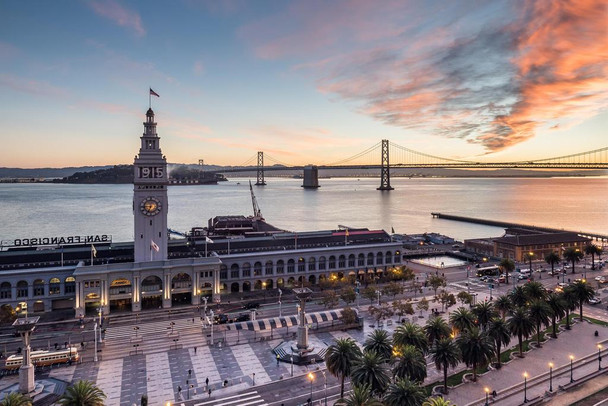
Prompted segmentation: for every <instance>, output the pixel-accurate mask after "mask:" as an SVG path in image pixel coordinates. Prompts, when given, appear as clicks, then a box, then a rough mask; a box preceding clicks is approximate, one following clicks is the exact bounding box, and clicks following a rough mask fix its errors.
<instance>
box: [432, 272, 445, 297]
mask: <svg viewBox="0 0 608 406" xmlns="http://www.w3.org/2000/svg"><path fill="white" fill-rule="evenodd" d="M428 282H429V285H430V286H431V288H433V290H434V291H435V297H437V289H439V288H445V287H446V286H447V280H446V279H445V276H439V275H431V276H429V279H428Z"/></svg>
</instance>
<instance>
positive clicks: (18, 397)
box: [0, 392, 32, 406]
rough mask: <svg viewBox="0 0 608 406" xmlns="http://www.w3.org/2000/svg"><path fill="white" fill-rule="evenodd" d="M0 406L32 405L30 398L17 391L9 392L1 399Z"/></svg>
mask: <svg viewBox="0 0 608 406" xmlns="http://www.w3.org/2000/svg"><path fill="white" fill-rule="evenodd" d="M0 406H32V400H31V399H30V398H29V396H26V395H24V394H22V393H19V392H11V393H9V394H8V395H6V396H5V397H4V399H2V402H0Z"/></svg>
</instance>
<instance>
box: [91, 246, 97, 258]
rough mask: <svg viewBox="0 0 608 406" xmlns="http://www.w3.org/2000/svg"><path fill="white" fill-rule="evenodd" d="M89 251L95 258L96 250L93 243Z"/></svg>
mask: <svg viewBox="0 0 608 406" xmlns="http://www.w3.org/2000/svg"><path fill="white" fill-rule="evenodd" d="M91 252H92V253H93V256H94V257H95V258H97V250H96V249H95V246H94V245H91Z"/></svg>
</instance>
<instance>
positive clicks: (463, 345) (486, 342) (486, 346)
mask: <svg viewBox="0 0 608 406" xmlns="http://www.w3.org/2000/svg"><path fill="white" fill-rule="evenodd" d="M456 343H457V344H458V346H459V347H460V354H461V357H462V360H463V361H464V363H465V364H466V365H467V366H470V367H472V369H473V382H477V367H479V366H481V365H485V364H487V363H488V362H490V359H492V355H494V343H493V342H492V340H491V339H490V337H488V335H487V334H486V333H485V332H481V330H479V328H477V327H473V328H471V329H470V330H466V331H465V332H463V333H462V334H461V335H460V337H458V339H457V340H456Z"/></svg>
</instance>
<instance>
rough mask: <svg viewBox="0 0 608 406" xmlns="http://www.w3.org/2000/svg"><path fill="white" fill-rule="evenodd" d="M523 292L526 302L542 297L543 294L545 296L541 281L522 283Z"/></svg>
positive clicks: (545, 290)
mask: <svg viewBox="0 0 608 406" xmlns="http://www.w3.org/2000/svg"><path fill="white" fill-rule="evenodd" d="M524 292H525V294H526V297H527V299H528V302H531V301H533V300H537V299H544V298H545V296H547V289H545V287H544V286H543V284H542V283H540V282H536V281H532V282H527V283H526V284H525V285H524Z"/></svg>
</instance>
